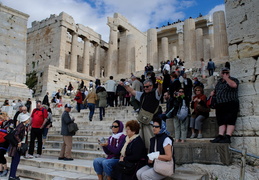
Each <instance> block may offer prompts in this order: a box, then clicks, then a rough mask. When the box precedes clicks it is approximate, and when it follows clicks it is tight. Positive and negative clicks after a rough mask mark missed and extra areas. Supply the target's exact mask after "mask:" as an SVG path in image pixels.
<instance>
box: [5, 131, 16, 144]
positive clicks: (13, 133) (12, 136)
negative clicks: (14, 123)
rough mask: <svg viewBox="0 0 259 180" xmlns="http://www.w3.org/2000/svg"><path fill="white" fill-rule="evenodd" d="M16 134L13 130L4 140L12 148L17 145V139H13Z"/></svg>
mask: <svg viewBox="0 0 259 180" xmlns="http://www.w3.org/2000/svg"><path fill="white" fill-rule="evenodd" d="M15 133H16V130H13V131H11V132H9V133H8V134H7V135H6V136H5V137H4V138H5V140H6V141H8V142H9V143H10V144H11V145H12V146H14V147H15V146H17V145H18V141H17V139H16V138H15V137H14V135H15Z"/></svg>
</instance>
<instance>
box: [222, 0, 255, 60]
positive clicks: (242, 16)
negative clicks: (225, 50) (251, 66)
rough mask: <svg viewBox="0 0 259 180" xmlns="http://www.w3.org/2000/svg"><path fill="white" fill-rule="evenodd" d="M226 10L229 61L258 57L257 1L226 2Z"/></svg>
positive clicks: (231, 0) (228, 0) (229, 0)
mask: <svg viewBox="0 0 259 180" xmlns="http://www.w3.org/2000/svg"><path fill="white" fill-rule="evenodd" d="M226 8H227V11H226V22H227V24H226V25H227V32H228V42H229V56H230V59H231V60H234V59H238V58H245V57H252V56H255V57H256V56H258V54H259V32H258V29H259V23H258V14H259V12H258V10H257V9H258V8H259V3H258V1H256V0H251V1H243V0H242V1H233V0H227V1H226ZM233 32H234V33H233Z"/></svg>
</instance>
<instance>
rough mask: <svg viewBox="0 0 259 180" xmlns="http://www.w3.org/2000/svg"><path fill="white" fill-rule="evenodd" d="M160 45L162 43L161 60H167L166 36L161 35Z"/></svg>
mask: <svg viewBox="0 0 259 180" xmlns="http://www.w3.org/2000/svg"><path fill="white" fill-rule="evenodd" d="M161 45H162V58H163V59H162V61H166V60H168V38H167V37H163V38H162V39H161Z"/></svg>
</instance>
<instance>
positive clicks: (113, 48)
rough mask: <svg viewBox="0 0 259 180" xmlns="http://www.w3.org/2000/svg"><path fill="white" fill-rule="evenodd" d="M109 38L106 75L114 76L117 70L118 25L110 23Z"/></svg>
mask: <svg viewBox="0 0 259 180" xmlns="http://www.w3.org/2000/svg"><path fill="white" fill-rule="evenodd" d="M109 26H110V40H109V50H108V58H107V59H108V60H107V73H106V76H114V75H116V74H117V72H118V67H117V65H118V27H117V26H115V25H112V24H110V25H109Z"/></svg>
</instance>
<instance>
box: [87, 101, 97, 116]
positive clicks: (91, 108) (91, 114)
mask: <svg viewBox="0 0 259 180" xmlns="http://www.w3.org/2000/svg"><path fill="white" fill-rule="evenodd" d="M87 105H88V107H89V110H90V113H89V120H92V119H93V116H94V110H95V104H93V103H88V104H87Z"/></svg>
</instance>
